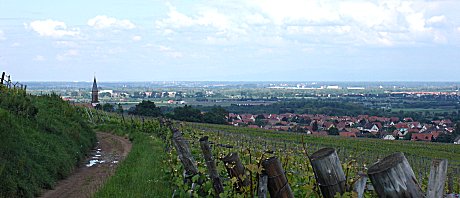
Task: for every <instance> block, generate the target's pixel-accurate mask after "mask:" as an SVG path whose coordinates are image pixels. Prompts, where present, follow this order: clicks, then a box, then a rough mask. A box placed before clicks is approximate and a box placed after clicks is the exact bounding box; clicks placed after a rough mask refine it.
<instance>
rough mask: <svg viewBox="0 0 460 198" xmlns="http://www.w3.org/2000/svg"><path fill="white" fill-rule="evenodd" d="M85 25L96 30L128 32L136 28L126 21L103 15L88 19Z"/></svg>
mask: <svg viewBox="0 0 460 198" xmlns="http://www.w3.org/2000/svg"><path fill="white" fill-rule="evenodd" d="M87 24H88V25H89V26H91V27H93V28H96V29H107V28H119V29H127V30H129V29H134V28H136V25H134V24H133V23H132V22H131V21H129V20H127V19H121V20H120V19H116V18H113V17H108V16H105V15H98V16H96V17H94V18H92V19H89V20H88V23H87Z"/></svg>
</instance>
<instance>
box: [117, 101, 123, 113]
mask: <svg viewBox="0 0 460 198" xmlns="http://www.w3.org/2000/svg"><path fill="white" fill-rule="evenodd" d="M117 113H119V114H123V107H122V106H121V104H120V103H118V107H117Z"/></svg>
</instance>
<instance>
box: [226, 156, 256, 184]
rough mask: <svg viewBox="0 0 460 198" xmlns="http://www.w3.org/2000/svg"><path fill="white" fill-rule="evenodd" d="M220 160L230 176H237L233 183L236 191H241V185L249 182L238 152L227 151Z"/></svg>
mask: <svg viewBox="0 0 460 198" xmlns="http://www.w3.org/2000/svg"><path fill="white" fill-rule="evenodd" d="M222 161H223V162H224V164H225V168H226V169H227V173H228V175H229V176H230V178H234V177H235V178H237V179H238V182H237V183H236V184H235V186H234V187H235V188H236V191H238V192H242V190H243V187H246V186H249V185H250V182H249V179H248V177H247V175H246V174H245V173H246V170H245V168H244V166H243V164H242V163H241V160H240V157H239V156H238V153H229V154H228V155H226V156H225V157H224V158H222Z"/></svg>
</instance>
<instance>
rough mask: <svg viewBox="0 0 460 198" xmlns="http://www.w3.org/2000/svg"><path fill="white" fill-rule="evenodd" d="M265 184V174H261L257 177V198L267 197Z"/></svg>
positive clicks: (266, 177)
mask: <svg viewBox="0 0 460 198" xmlns="http://www.w3.org/2000/svg"><path fill="white" fill-rule="evenodd" d="M267 182H268V176H267V174H265V173H263V174H261V175H260V176H259V189H258V191H257V196H258V197H259V198H266V197H267Z"/></svg>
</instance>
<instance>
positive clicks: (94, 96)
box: [91, 76, 99, 107]
mask: <svg viewBox="0 0 460 198" xmlns="http://www.w3.org/2000/svg"><path fill="white" fill-rule="evenodd" d="M91 104H92V105H93V107H95V106H96V105H97V104H99V90H98V88H97V83H96V76H95V77H94V82H93V89H92V90H91Z"/></svg>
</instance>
